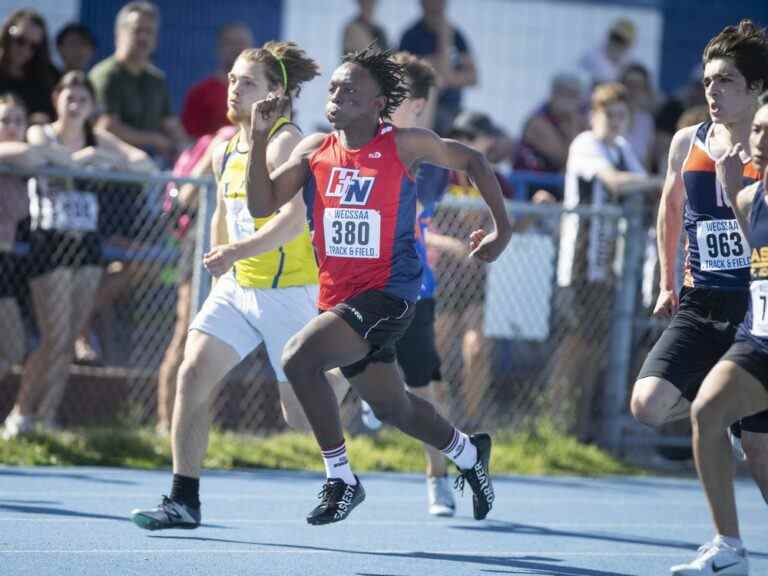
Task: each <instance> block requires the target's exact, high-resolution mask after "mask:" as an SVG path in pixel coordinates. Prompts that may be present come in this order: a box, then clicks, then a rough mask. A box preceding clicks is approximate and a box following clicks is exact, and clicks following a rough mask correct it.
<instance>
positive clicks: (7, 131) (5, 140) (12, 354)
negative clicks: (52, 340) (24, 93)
mask: <svg viewBox="0 0 768 576" xmlns="http://www.w3.org/2000/svg"><path fill="white" fill-rule="evenodd" d="M26 129H27V111H26V109H25V107H24V103H23V102H22V101H21V100H20V99H19V98H18V97H17V96H14V95H13V94H9V93H5V94H0V165H2V166H10V167H15V168H19V169H22V170H32V169H35V168H38V167H40V166H43V165H45V164H57V165H59V166H69V167H71V166H74V161H73V160H72V159H71V156H70V153H69V152H67V151H66V150H64V149H63V148H61V147H56V146H32V145H29V144H27V143H26V142H24V132H25V131H26ZM28 216H29V199H28V197H27V187H26V183H25V182H24V178H21V177H19V176H15V175H11V174H0V334H2V335H3V337H2V338H0V381H2V380H3V378H4V377H5V376H6V375H7V374H8V372H9V371H10V369H11V367H12V366H13V365H14V364H19V363H20V362H21V361H22V360H23V359H24V351H25V346H24V341H25V335H24V325H23V323H22V317H21V311H20V310H19V304H18V302H17V300H16V298H17V296H18V295H19V293H20V292H21V290H22V289H23V288H24V284H25V282H24V274H25V267H26V266H25V264H26V262H25V260H26V258H25V257H23V256H20V255H19V254H17V253H16V251H15V249H14V247H15V242H16V239H17V235H18V232H17V231H18V230H21V229H23V227H24V223H25V222H26V221H27V217H28ZM6 424H7V426H6V429H5V430H4V431H3V436H4V437H5V436H6V435H7V434H8V433H9V431H11V430H12V431H13V432H18V429H19V428H20V427H24V425H25V422H24V421H23V419H22V420H20V419H19V418H18V417H9V418H8V420H7V421H6ZM11 435H14V434H13V433H11Z"/></svg>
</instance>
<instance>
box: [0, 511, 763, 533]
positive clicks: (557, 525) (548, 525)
mask: <svg viewBox="0 0 768 576" xmlns="http://www.w3.org/2000/svg"><path fill="white" fill-rule="evenodd" d="M119 520H123V519H122V518H89V517H87V516H79V517H77V516H76V517H65V518H61V517H36V516H29V515H25V516H0V522H29V523H35V522H42V523H63V524H67V523H78V524H82V523H85V522H87V523H91V522H115V521H119ZM124 520H126V521H127V520H129V517H128V516H127V515H126V516H125V518H124ZM205 520H206V524H211V525H213V524H247V525H252V526H306V521H304V520H256V519H252V518H228V517H227V518H210V519H208V518H206V519H205ZM463 522H466V523H465V524H464V523H463ZM470 522H471V524H470ZM344 525H345V526H413V527H424V526H427V527H435V528H445V527H448V528H451V527H459V528H461V527H464V526H468V525H469V526H476V525H477V524H475V523H474V522H473V521H471V520H470V519H469V518H466V519H462V518H457V519H454V520H445V519H443V520H437V519H435V520H346V521H345V522H344ZM481 526H485V527H493V526H500V527H501V528H509V529H510V531H512V530H513V529H514V528H515V525H514V523H510V524H506V523H504V524H500V525H499V524H494V523H493V522H488V523H483V524H481ZM517 526H518V527H519V530H518V531H519V532H520V533H521V534H536V533H537V532H538V531H539V530H541V531H543V532H546V531H547V530H553V529H566V528H569V529H573V528H580V529H605V530H612V529H617V528H618V529H634V528H638V529H639V528H643V529H655V530H664V529H675V530H677V529H689V528H690V529H694V528H705V529H706V528H710V527H711V526H712V525H711V523H709V522H699V523H691V522H686V523H682V524H665V523H628V522H623V523H604V522H601V523H595V524H590V523H589V522H578V523H572V522H545V523H540V524H536V525H531V524H528V523H526V522H524V521H521V522H520V524H517ZM206 528H210V529H215V527H214V526H206V525H205V524H203V526H201V527H200V530H204V529H206ZM741 531H742V532H750V533H758V534H759V533H763V532H768V525H763V526H761V527H745V528H742V530H741Z"/></svg>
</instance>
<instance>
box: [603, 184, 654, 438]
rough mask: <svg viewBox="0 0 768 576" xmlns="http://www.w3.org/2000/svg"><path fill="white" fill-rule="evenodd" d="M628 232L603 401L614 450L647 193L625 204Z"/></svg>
mask: <svg viewBox="0 0 768 576" xmlns="http://www.w3.org/2000/svg"><path fill="white" fill-rule="evenodd" d="M624 209H625V217H626V219H627V232H626V242H625V250H624V263H623V270H622V272H623V273H622V275H621V278H620V282H619V284H618V286H617V291H616V306H615V310H614V313H613V323H612V326H611V345H610V349H609V359H608V368H607V377H606V382H605V384H606V386H605V397H604V400H603V425H602V429H603V434H602V442H603V443H605V444H606V445H607V447H608V448H610V449H611V450H613V451H618V450H620V449H621V447H622V437H623V428H624V422H625V420H626V418H627V414H626V409H627V388H628V377H629V370H630V366H631V363H632V346H633V341H634V329H633V328H634V321H635V317H636V315H637V297H638V289H639V286H640V282H641V281H642V269H643V254H644V249H645V238H646V230H645V228H644V226H643V196H642V194H639V193H637V194H631V195H629V196H628V197H627V199H626V202H625V205H624Z"/></svg>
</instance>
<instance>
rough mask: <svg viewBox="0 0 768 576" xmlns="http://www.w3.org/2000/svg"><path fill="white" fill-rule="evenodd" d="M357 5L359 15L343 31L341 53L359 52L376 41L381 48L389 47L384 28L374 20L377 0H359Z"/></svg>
mask: <svg viewBox="0 0 768 576" xmlns="http://www.w3.org/2000/svg"><path fill="white" fill-rule="evenodd" d="M357 6H358V8H359V9H360V10H359V12H358V13H357V16H355V17H354V18H353V19H352V20H350V21H349V22H347V25H346V26H344V31H343V32H342V41H341V55H342V56H344V55H345V54H347V53H349V52H359V51H361V50H364V49H365V48H366V47H367V46H369V45H370V44H372V43H374V42H375V43H376V46H377V47H378V48H379V49H381V50H386V49H388V48H389V43H388V42H387V34H386V32H384V28H382V27H381V26H379V25H378V24H376V22H374V20H373V13H374V11H375V10H376V0H357Z"/></svg>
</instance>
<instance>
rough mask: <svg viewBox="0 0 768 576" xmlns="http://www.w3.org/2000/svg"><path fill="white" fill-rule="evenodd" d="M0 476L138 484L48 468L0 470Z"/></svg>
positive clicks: (126, 484)
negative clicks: (53, 470)
mask: <svg viewBox="0 0 768 576" xmlns="http://www.w3.org/2000/svg"><path fill="white" fill-rule="evenodd" d="M0 476H20V477H22V478H24V477H29V478H57V479H59V478H60V479H64V480H83V481H85V482H97V483H99V484H119V485H123V486H129V485H131V486H132V485H136V484H138V482H135V481H133V480H121V479H118V478H105V477H103V476H98V475H93V474H85V473H82V472H52V471H51V469H50V468H46V469H41V470H39V471H35V470H18V469H11V468H0Z"/></svg>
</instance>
